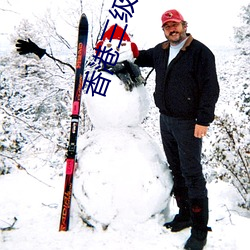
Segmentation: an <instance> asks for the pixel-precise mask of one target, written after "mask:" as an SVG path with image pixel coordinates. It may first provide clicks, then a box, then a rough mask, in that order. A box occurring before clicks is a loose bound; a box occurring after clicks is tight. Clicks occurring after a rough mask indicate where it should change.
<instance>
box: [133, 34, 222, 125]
mask: <svg viewBox="0 0 250 250" xmlns="http://www.w3.org/2000/svg"><path fill="white" fill-rule="evenodd" d="M168 56H169V42H167V41H166V42H163V43H160V44H158V45H156V46H155V47H154V48H151V49H148V50H141V51H140V53H139V56H138V58H137V59H136V61H135V63H136V64H137V65H138V66H140V67H153V68H155V71H156V86H155V92H154V100H155V104H156V106H157V107H158V108H159V110H160V113H162V114H165V115H168V116H172V117H178V118H183V119H196V123H197V124H200V125H204V126H208V125H209V124H210V123H211V122H212V121H213V119H214V109H215V103H216V102H217V100H218V96H219V84H218V80H217V75H216V68H215V58H214V55H213V53H212V52H211V51H210V50H209V49H208V48H207V47H206V46H205V45H204V44H202V43H201V42H199V41H197V40H195V39H193V38H192V36H191V35H189V37H188V39H187V40H186V42H185V44H184V46H183V47H182V49H181V50H180V52H179V53H178V55H177V56H176V57H175V58H174V59H173V60H172V62H171V63H170V64H169V65H168Z"/></svg>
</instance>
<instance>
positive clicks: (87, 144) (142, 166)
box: [74, 72, 172, 227]
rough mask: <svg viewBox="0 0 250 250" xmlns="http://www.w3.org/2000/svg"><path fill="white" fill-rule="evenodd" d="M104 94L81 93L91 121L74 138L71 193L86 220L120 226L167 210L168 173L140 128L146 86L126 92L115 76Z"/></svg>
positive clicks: (143, 111)
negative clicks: (75, 165) (75, 154)
mask: <svg viewBox="0 0 250 250" xmlns="http://www.w3.org/2000/svg"><path fill="white" fill-rule="evenodd" d="M103 76H104V77H106V78H107V79H110V80H111V83H110V85H109V87H108V91H107V96H106V97H103V96H97V95H95V96H91V95H85V96H84V98H85V101H86V106H87V111H88V114H89V116H90V119H91V121H92V123H93V125H94V127H95V128H94V130H93V131H89V132H88V133H86V134H85V135H83V136H82V137H79V139H78V141H79V144H78V168H77V171H76V174H75V180H74V194H75V196H76V198H77V200H78V201H79V202H80V205H81V207H82V210H83V211H82V212H83V214H82V216H85V217H86V218H85V219H86V220H89V221H90V223H91V224H98V223H99V224H101V225H112V226H116V227H123V226H124V225H125V224H128V225H131V224H134V223H140V222H144V221H147V220H148V219H149V218H151V217H152V216H154V215H157V214H159V213H160V212H161V211H163V210H164V209H166V207H167V204H168V201H169V199H170V192H171V189H172V177H171V174H170V172H169V169H168V168H167V164H166V162H165V158H164V156H163V154H162V152H161V150H160V149H159V148H158V145H157V144H156V143H155V142H154V141H153V139H152V138H151V137H150V136H149V135H148V134H147V133H146V132H145V131H144V129H142V128H141V127H140V123H141V122H142V120H143V119H144V118H145V116H146V114H147V112H148V108H149V96H148V93H147V91H146V88H145V87H144V86H143V85H140V86H138V87H136V88H133V90H132V91H126V90H125V88H124V84H123V83H122V82H121V80H120V79H119V78H118V77H117V76H116V75H110V74H109V73H106V72H103Z"/></svg>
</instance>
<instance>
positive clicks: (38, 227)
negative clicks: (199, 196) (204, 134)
mask: <svg viewBox="0 0 250 250" xmlns="http://www.w3.org/2000/svg"><path fill="white" fill-rule="evenodd" d="M47 184H49V185H51V187H48V186H46V185H45V184H43V183H41V182H39V181H38V180H36V179H34V178H33V177H31V176H30V175H27V174H26V173H25V172H24V171H20V172H17V173H15V174H11V175H5V176H0V190H2V191H1V194H0V227H1V231H0V232H1V234H0V244H1V249H2V250H11V249H15V250H33V249H36V250H43V249H48V250H56V249H60V250H64V249H65V250H66V249H74V250H78V249H79V250H80V249H87V250H99V249H107V250H123V249H124V250H127V249H131V250H132V249H133V250H142V249H144V250H156V249H157V250H164V249H182V247H183V244H184V242H185V240H186V239H187V238H188V236H189V229H186V230H184V231H182V232H179V233H171V232H169V231H168V230H166V229H164V228H163V227H162V226H161V223H163V221H161V218H154V219H152V220H149V221H147V222H145V223H142V224H138V225H136V226H133V227H132V228H126V229H124V230H121V229H120V230H114V229H112V228H109V229H108V230H106V231H104V230H103V229H102V228H96V229H91V228H87V227H85V226H83V224H82V222H81V220H80V218H79V217H78V212H79V210H78V207H77V204H76V202H75V200H74V199H73V211H72V214H73V218H72V220H71V225H70V231H68V232H58V225H59V217H60V212H61V211H60V210H61V207H60V206H61V199H60V198H61V196H62V185H63V178H62V177H60V178H58V179H56V178H54V179H53V180H47ZM208 190H209V191H210V192H209V197H210V220H209V225H210V226H211V227H212V229H213V232H211V233H209V235H208V243H207V246H206V247H205V249H218V250H223V249H226V250H229V249H231V250H236V249H237V250H245V249H247V247H246V246H247V245H249V227H250V219H249V214H248V218H247V217H245V216H246V214H245V213H246V211H245V210H241V209H240V208H238V207H237V202H239V201H240V200H241V198H240V197H239V195H238V193H237V192H236V191H235V189H234V188H233V187H232V186H230V185H229V184H226V183H224V182H219V183H211V184H209V185H208ZM171 206H172V208H171V211H172V213H173V212H174V211H175V205H174V201H171ZM145 209H147V208H145ZM244 215H245V216H244ZM14 217H16V218H17V221H16V223H15V225H14V227H13V229H12V230H9V231H7V230H3V228H6V227H9V226H10V224H12V223H13V221H14Z"/></svg>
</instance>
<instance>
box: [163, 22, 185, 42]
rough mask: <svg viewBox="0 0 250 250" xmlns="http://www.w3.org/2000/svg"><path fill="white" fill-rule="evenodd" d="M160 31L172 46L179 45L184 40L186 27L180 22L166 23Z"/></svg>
mask: <svg viewBox="0 0 250 250" xmlns="http://www.w3.org/2000/svg"><path fill="white" fill-rule="evenodd" d="M162 29H163V31H164V34H165V36H166V38H167V39H168V40H169V42H170V43H171V44H173V45H176V44H179V43H180V42H181V41H183V39H185V38H186V30H187V27H186V26H183V24H182V23H181V22H180V23H177V22H167V23H166V24H165V25H164V26H163V27H162Z"/></svg>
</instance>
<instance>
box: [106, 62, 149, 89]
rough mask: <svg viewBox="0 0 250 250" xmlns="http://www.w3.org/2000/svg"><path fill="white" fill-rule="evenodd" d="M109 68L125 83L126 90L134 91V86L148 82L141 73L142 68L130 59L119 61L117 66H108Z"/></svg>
mask: <svg viewBox="0 0 250 250" xmlns="http://www.w3.org/2000/svg"><path fill="white" fill-rule="evenodd" d="M108 70H110V71H111V72H113V73H115V74H116V75H117V76H118V77H119V78H120V80H121V81H122V82H123V83H124V84H125V88H126V90H130V91H132V89H133V87H137V86H139V85H141V84H144V85H145V84H146V81H145V79H144V78H143V77H142V75H141V71H140V68H139V67H138V66H137V65H136V64H134V63H132V62H129V61H123V62H120V63H117V64H116V65H115V66H111V67H108Z"/></svg>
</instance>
